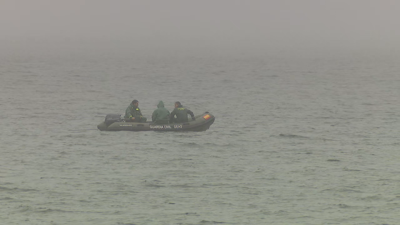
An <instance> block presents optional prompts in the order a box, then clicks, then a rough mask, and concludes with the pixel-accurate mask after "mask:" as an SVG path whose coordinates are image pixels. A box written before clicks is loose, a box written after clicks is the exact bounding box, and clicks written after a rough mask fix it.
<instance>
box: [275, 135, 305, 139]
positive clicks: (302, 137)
mask: <svg viewBox="0 0 400 225" xmlns="http://www.w3.org/2000/svg"><path fill="white" fill-rule="evenodd" d="M279 137H283V138H301V139H309V137H306V136H301V135H295V134H279Z"/></svg>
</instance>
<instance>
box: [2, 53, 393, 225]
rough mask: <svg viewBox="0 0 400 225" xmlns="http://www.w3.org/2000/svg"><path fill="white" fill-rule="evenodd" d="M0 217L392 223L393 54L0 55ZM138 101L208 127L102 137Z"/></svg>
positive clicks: (121, 224) (122, 223)
mask: <svg viewBox="0 0 400 225" xmlns="http://www.w3.org/2000/svg"><path fill="white" fill-rule="evenodd" d="M0 54H1V60H0V76H1V78H0V79H1V82H0V99H1V101H0V108H1V114H0V118H1V119H0V123H1V124H0V125H1V126H0V130H1V141H0V148H1V150H0V153H1V157H0V200H1V206H0V209H1V210H0V211H1V213H0V221H2V222H1V223H2V224H9V225H11V224H107V225H109V224H115V225H128V224H399V221H400V216H399V214H398V209H399V207H400V173H399V172H400V167H399V159H400V157H399V156H400V153H399V149H400V142H399V139H398V137H399V135H400V129H399V116H400V113H399V109H400V107H399V106H400V98H399V97H400V91H399V90H400V89H399V87H400V76H399V73H398V72H399V70H400V67H399V65H398V61H399V58H398V57H397V58H396V57H394V56H391V57H389V56H385V57H383V56H381V57H378V56H373V55H369V56H368V57H367V56H366V55H339V56H332V55H330V56H323V55H319V56H314V57H311V56H308V57H296V56H288V55H286V56H276V55H275V56H274V55H261V54H259V55H252V54H236V55H235V54H223V53H218V54H205V53H204V52H203V53H201V54H196V52H191V53H190V54H189V53H185V54H183V53H175V54H172V53H171V54H158V53H157V52H148V53H146V54H145V52H142V53H141V54H139V53H137V52H135V51H132V52H131V53H126V52H125V54H122V55H119V54H116V53H115V52H111V53H110V52H102V53H101V54H97V53H96V54H95V53H93V54H89V53H84V52H83V51H81V52H80V51H74V50H70V51H68V52H59V53H55V52H53V53H42V54H38V53H37V54H36V53H32V52H29V53H26V54H25V53H24V52H21V51H20V52H17V53H15V52H13V51H9V52H3V53H0ZM134 98H136V99H138V100H139V102H140V108H141V109H142V112H143V113H144V114H145V115H146V116H147V117H151V113H152V111H153V110H154V109H155V108H156V104H157V103H158V100H163V101H164V102H165V104H166V106H167V108H168V109H169V110H172V106H173V103H174V101H181V102H182V103H183V104H184V105H185V106H187V107H189V108H190V109H191V110H192V111H193V112H195V114H200V113H203V112H204V111H209V112H211V113H213V114H214V115H215V116H216V121H215V123H214V124H213V125H212V126H211V128H210V129H209V130H208V131H206V132H194V133H193V132H186V133H163V132H152V131H150V132H100V131H99V130H97V128H96V126H97V124H98V123H100V122H101V121H102V120H103V119H104V116H105V114H108V113H121V114H122V113H123V112H124V110H125V108H126V107H127V106H128V104H129V103H130V101H132V100H133V99H134Z"/></svg>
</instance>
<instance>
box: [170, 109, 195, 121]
mask: <svg viewBox="0 0 400 225" xmlns="http://www.w3.org/2000/svg"><path fill="white" fill-rule="evenodd" d="M188 114H190V116H191V117H192V120H194V114H193V112H192V111H190V110H189V109H187V108H185V107H183V106H181V107H178V108H175V109H174V110H173V111H172V112H171V114H170V116H169V121H170V122H171V123H184V122H188V116H187V115H188ZM175 115H176V118H174V116H175Z"/></svg>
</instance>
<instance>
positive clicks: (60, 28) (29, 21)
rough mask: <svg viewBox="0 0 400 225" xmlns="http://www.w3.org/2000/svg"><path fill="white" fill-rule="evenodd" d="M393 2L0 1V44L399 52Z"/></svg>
mask: <svg viewBox="0 0 400 225" xmlns="http://www.w3.org/2000/svg"><path fill="white" fill-rule="evenodd" d="M399 24H400V0H68V1H65V0H0V29H1V37H0V40H1V41H2V42H3V43H4V42H7V41H8V40H12V39H13V40H20V39H22V40H29V39H35V40H85V41H88V40H90V41H110V40H112V41H128V42H131V43H136V44H139V43H140V44H141V45H152V44H154V43H158V44H165V45H175V44H186V45H211V46H213V45H215V46H253V47H254V46H260V47H271V46H315V47H322V46H333V47H334V46H342V47H350V46H353V47H354V46H355V47H360V48H362V47H366V46H369V47H371V46H372V47H376V48H387V49H390V48H399V47H400V28H399Z"/></svg>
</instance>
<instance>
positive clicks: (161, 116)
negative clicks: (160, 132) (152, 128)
mask: <svg viewBox="0 0 400 225" xmlns="http://www.w3.org/2000/svg"><path fill="white" fill-rule="evenodd" d="M151 119H152V121H153V123H156V124H167V123H168V120H169V111H168V110H167V109H166V108H164V102H163V101H160V102H159V103H158V105H157V109H156V110H154V112H153V115H152V116H151Z"/></svg>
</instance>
